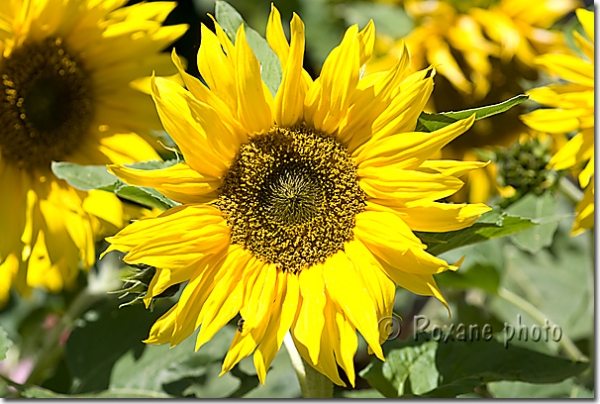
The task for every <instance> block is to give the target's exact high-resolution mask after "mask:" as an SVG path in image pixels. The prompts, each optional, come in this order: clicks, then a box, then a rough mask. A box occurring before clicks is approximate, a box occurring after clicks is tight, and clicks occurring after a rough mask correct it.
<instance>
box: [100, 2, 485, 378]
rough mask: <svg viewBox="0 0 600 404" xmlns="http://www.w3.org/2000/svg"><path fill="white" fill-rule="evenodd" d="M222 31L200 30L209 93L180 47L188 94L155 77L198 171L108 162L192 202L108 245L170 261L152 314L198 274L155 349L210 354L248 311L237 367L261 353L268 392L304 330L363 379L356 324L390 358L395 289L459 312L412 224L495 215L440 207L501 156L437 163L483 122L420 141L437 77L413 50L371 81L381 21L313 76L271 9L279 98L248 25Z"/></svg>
mask: <svg viewBox="0 0 600 404" xmlns="http://www.w3.org/2000/svg"><path fill="white" fill-rule="evenodd" d="M215 29H216V33H213V32H211V31H210V30H208V29H207V28H206V27H204V26H202V43H201V45H200V50H199V53H198V66H199V69H200V73H201V75H202V77H203V79H204V83H206V84H204V83H203V82H200V81H199V80H197V79H195V78H194V77H192V76H190V75H188V74H186V73H185V71H184V70H183V69H182V67H181V64H180V62H179V58H178V57H177V55H176V54H175V53H173V62H174V63H175V65H176V66H178V68H179V70H180V74H181V76H182V78H183V81H184V83H185V85H186V87H187V89H185V88H183V87H181V86H180V85H178V84H176V83H174V82H172V81H168V80H165V79H161V78H156V79H154V80H153V90H152V95H153V98H154V101H155V103H156V107H157V110H158V113H159V116H160V118H161V120H162V122H163V125H164V127H165V129H166V130H167V131H168V132H169V134H170V135H171V137H172V138H173V140H174V141H175V142H176V143H177V144H178V146H179V148H180V150H181V152H182V154H183V157H184V159H185V162H182V163H179V164H176V165H174V166H171V167H168V168H166V169H163V170H156V171H141V170H135V169H132V168H129V167H125V166H119V165H111V166H110V167H109V170H110V171H111V172H113V173H114V174H116V175H118V176H119V177H120V178H121V179H123V181H125V182H127V183H129V184H132V185H140V186H148V187H153V188H155V189H157V190H158V191H160V192H161V193H163V194H165V195H166V196H168V197H170V198H172V199H174V200H176V201H178V202H181V203H182V204H183V205H181V206H178V207H176V208H173V209H171V210H169V211H167V212H165V213H164V214H162V215H161V216H159V217H158V218H154V219H144V220H139V221H137V222H135V223H133V224H132V225H130V226H128V227H127V228H125V229H124V230H122V231H121V232H120V233H118V234H117V235H116V236H114V237H111V238H109V239H108V240H109V241H110V243H111V246H110V247H109V249H108V250H107V251H111V250H120V251H123V252H125V253H127V254H126V256H125V258H124V260H125V261H126V262H128V263H131V264H141V263H143V264H147V265H152V266H155V267H156V268H157V270H156V274H155V275H154V277H153V278H152V281H151V282H150V285H149V286H148V292H147V295H146V298H145V302H146V303H147V304H149V302H150V301H151V299H152V298H153V297H154V296H158V295H160V294H161V293H162V292H163V291H165V290H167V289H168V288H169V287H171V286H172V285H174V284H179V283H182V282H186V281H188V283H187V285H186V286H185V288H184V289H183V291H182V294H181V297H180V299H179V301H178V303H177V304H175V305H174V306H173V307H172V308H171V309H170V310H169V311H168V312H167V313H166V314H165V315H164V316H163V317H161V318H160V319H159V320H158V321H157V322H156V323H155V325H154V326H153V327H152V329H151V331H150V335H149V337H148V339H147V340H146V342H147V343H152V344H162V343H170V344H171V345H176V344H178V343H179V342H181V341H182V340H184V339H185V338H187V337H188V336H190V335H191V334H192V333H193V332H194V330H195V329H197V328H198V327H200V331H199V334H198V336H197V341H196V347H197V348H200V347H201V346H202V345H203V344H204V343H205V342H206V341H208V340H209V339H210V338H212V337H213V336H214V335H215V333H216V332H217V331H218V330H219V329H220V328H221V327H223V326H224V325H226V324H227V323H229V322H231V321H234V320H233V319H237V318H238V315H239V317H240V318H241V319H243V322H242V323H241V324H242V326H240V327H239V328H238V332H237V333H236V335H235V337H234V339H233V341H232V344H231V347H230V349H229V353H228V354H227V356H226V358H225V360H224V364H223V372H226V371H228V370H230V369H231V368H232V367H233V366H235V365H236V364H237V363H238V362H239V361H240V360H241V359H243V358H244V357H246V356H248V355H251V354H252V353H253V354H254V364H255V366H256V369H257V373H258V377H259V378H260V380H261V382H263V383H264V381H265V377H266V370H267V369H268V367H269V364H270V363H271V361H272V360H273V358H274V356H275V354H276V353H277V351H278V349H279V347H280V346H281V343H282V341H283V338H284V336H285V335H286V333H287V332H288V331H290V332H291V335H292V338H293V341H294V343H295V345H296V347H297V348H298V351H299V352H300V354H301V355H302V356H303V357H304V358H305V359H306V361H307V362H308V363H310V364H311V365H312V366H313V367H314V368H315V369H317V370H319V371H320V372H322V373H324V374H325V375H327V376H328V377H329V378H330V379H331V380H332V381H334V382H335V383H337V384H340V385H343V384H344V382H343V381H342V379H341V378H340V375H339V373H338V370H337V369H338V365H339V366H340V367H341V368H342V369H344V371H345V372H346V374H347V376H348V380H349V381H350V383H351V384H354V379H355V376H354V375H355V372H354V362H353V356H354V353H355V352H356V349H357V344H358V340H357V335H356V331H357V330H358V331H359V332H360V333H361V334H362V335H363V336H364V338H365V340H366V341H367V343H368V344H369V346H370V348H371V349H372V351H373V352H374V353H375V355H377V356H378V357H380V358H382V359H383V352H382V350H381V343H382V342H383V341H385V338H386V337H387V335H380V331H379V327H378V321H379V320H380V319H382V318H383V317H389V316H390V315H391V311H392V308H393V300H394V294H395V288H396V285H400V286H402V287H404V288H406V289H408V290H410V291H413V292H415V293H418V294H421V295H427V296H435V297H437V298H438V299H440V300H441V301H442V302H443V303H444V304H446V302H445V300H444V297H443V296H442V294H441V292H440V290H439V289H438V287H437V285H436V283H435V279H434V278H433V275H434V274H436V273H439V272H442V271H446V270H455V269H456V268H457V266H456V265H450V264H448V263H447V262H445V261H444V260H441V259H439V258H437V257H434V256H432V255H430V254H428V253H427V252H426V251H425V250H426V246H425V245H424V244H423V243H422V242H421V240H420V239H419V238H417V237H416V236H415V234H414V233H413V230H418V231H434V232H438V231H451V230H457V229H462V228H465V227H468V226H470V225H471V224H473V223H474V222H475V221H476V220H477V218H478V217H479V216H480V215H481V214H483V213H484V212H486V211H488V210H489V208H488V207H487V206H485V205H483V204H475V205H468V204H444V203H441V202H438V201H439V200H440V199H443V198H445V197H447V196H449V195H452V194H453V193H455V192H456V191H458V190H459V189H460V188H461V186H462V185H463V183H462V181H460V180H459V179H458V178H457V176H458V175H461V174H462V173H466V172H469V171H472V170H475V169H478V168H480V167H482V166H484V165H485V164H483V163H479V162H462V161H453V160H431V159H430V157H431V156H433V155H434V154H436V153H437V152H438V151H439V150H440V148H441V147H443V146H444V145H445V144H447V143H448V142H450V141H451V140H452V139H454V138H456V137H457V136H459V135H460V134H462V133H464V132H465V131H466V130H467V129H469V127H470V126H471V125H472V124H473V121H474V116H472V117H470V118H468V119H464V120H461V121H458V122H455V123H453V124H451V125H449V126H446V127H445V128H442V129H439V130H437V131H435V132H431V133H421V132H415V127H416V123H417V118H418V117H419V114H420V113H421V111H422V110H423V108H424V106H425V104H426V103H427V101H428V99H429V96H430V94H431V91H432V89H433V77H434V75H435V70H434V69H433V68H427V69H425V70H422V71H416V72H413V71H411V70H410V68H409V56H408V53H407V52H406V50H405V51H404V52H403V53H402V55H401V57H400V58H399V59H398V60H397V61H396V63H395V64H394V66H393V68H391V69H390V70H388V71H385V72H382V73H377V74H372V75H367V76H364V77H363V76H361V67H362V66H363V65H364V64H365V63H366V61H367V60H368V59H369V58H370V56H371V54H372V50H373V45H374V38H375V31H374V26H373V23H369V24H368V25H367V26H366V27H365V28H364V29H362V30H359V29H358V27H357V26H352V27H350V28H349V29H348V30H347V31H346V33H345V35H344V38H343V39H342V42H341V44H340V45H339V46H338V47H336V48H335V49H334V50H333V51H332V52H331V54H330V55H329V57H328V58H327V60H326V61H325V64H324V66H323V69H322V73H321V75H320V77H318V78H316V79H314V80H313V78H311V77H310V76H309V75H308V74H307V72H306V71H304V69H303V68H302V65H303V56H304V24H303V22H302V20H301V19H300V18H299V17H298V16H297V15H295V14H294V16H293V18H292V21H291V23H290V32H291V38H290V41H288V39H287V38H286V37H285V35H284V31H283V27H282V24H281V18H280V15H279V12H278V10H277V9H276V8H275V7H272V10H271V14H270V17H269V22H268V25H267V31H266V36H267V41H268V44H269V45H270V48H271V49H272V51H273V52H274V53H275V54H276V55H277V57H278V58H279V61H280V64H281V67H282V72H283V77H282V79H281V83H280V85H279V87H278V89H277V91H276V92H275V94H272V93H271V91H270V90H269V88H268V87H267V86H266V85H265V83H264V82H263V79H262V77H261V65H260V62H259V60H258V59H257V57H256V56H255V54H254V52H253V51H252V49H251V48H250V46H249V45H248V41H247V40H246V34H245V29H244V26H243V25H242V26H240V27H239V29H238V30H237V33H236V34H235V38H233V36H232V38H230V37H228V36H227V34H226V33H225V32H224V31H223V29H222V28H221V27H220V25H219V24H218V23H215ZM232 39H235V40H232Z"/></svg>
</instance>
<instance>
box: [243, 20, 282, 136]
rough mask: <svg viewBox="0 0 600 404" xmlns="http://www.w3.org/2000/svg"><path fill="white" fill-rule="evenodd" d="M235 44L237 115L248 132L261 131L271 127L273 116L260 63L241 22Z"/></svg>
mask: <svg viewBox="0 0 600 404" xmlns="http://www.w3.org/2000/svg"><path fill="white" fill-rule="evenodd" d="M235 44H236V45H235V57H236V59H237V66H236V70H235V80H236V90H237V92H236V96H237V104H238V107H237V111H238V116H239V118H240V122H241V123H242V124H243V125H244V127H245V128H246V129H247V130H248V132H249V133H262V132H264V131H267V130H268V129H269V128H270V127H271V124H272V123H273V118H272V116H271V107H270V106H269V103H268V100H267V99H266V97H265V93H264V91H263V82H262V79H261V76H260V64H259V63H258V60H257V59H256V56H254V53H253V52H252V49H251V48H250V45H248V41H247V40H246V32H245V31H244V25H243V24H242V25H240V28H239V29H238V31H237V36H236V40H235Z"/></svg>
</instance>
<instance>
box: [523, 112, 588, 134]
mask: <svg viewBox="0 0 600 404" xmlns="http://www.w3.org/2000/svg"><path fill="white" fill-rule="evenodd" d="M586 114H587V112H586V111H585V110H583V109H572V110H562V109H537V110H535V111H533V112H530V113H528V114H526V115H522V116H521V119H522V120H523V122H524V123H525V125H527V126H529V127H530V128H533V129H535V130H538V131H540V132H546V133H568V132H572V131H574V130H577V129H579V118H580V117H581V116H584V115H586Z"/></svg>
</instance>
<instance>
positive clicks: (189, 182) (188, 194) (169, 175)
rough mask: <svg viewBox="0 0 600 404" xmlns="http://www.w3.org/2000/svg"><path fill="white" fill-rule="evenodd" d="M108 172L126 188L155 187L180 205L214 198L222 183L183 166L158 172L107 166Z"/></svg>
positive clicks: (180, 164) (179, 165) (186, 165)
mask: <svg viewBox="0 0 600 404" xmlns="http://www.w3.org/2000/svg"><path fill="white" fill-rule="evenodd" d="M107 168H108V171H109V172H111V173H112V174H114V175H116V176H117V177H119V178H120V179H121V180H122V181H124V182H125V183H127V184H129V185H136V186H140V187H150V188H155V189H156V190H157V191H158V192H160V193H161V194H163V195H165V196H167V197H168V198H171V199H173V200H174V201H177V202H181V203H205V202H208V201H211V200H213V199H215V198H216V194H215V193H214V192H215V191H216V190H217V189H218V188H219V186H221V180H219V179H217V178H213V177H206V176H204V175H202V174H200V173H198V172H197V171H195V170H193V169H192V168H191V167H190V166H189V165H188V164H186V163H179V164H175V165H172V166H170V167H166V168H163V169H161V170H138V169H135V168H129V167H126V166H118V165H109V166H108V167H107Z"/></svg>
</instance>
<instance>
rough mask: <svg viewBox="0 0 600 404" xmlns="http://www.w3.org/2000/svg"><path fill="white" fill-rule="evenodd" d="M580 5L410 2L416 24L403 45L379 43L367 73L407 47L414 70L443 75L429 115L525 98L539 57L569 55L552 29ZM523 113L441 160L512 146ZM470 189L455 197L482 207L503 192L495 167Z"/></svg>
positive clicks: (467, 139)
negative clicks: (426, 69)
mask: <svg viewBox="0 0 600 404" xmlns="http://www.w3.org/2000/svg"><path fill="white" fill-rule="evenodd" d="M577 4H579V2H578V0H540V1H536V2H528V1H522V0H500V1H498V2H493V1H490V0H470V1H465V0H407V1H404V6H405V9H406V11H407V13H408V14H409V15H410V16H411V17H413V18H414V19H415V21H416V23H417V24H418V25H417V27H416V28H415V29H414V30H413V31H412V32H411V33H410V34H409V35H408V36H407V37H406V38H404V39H403V40H398V41H396V42H394V41H395V40H393V39H391V38H385V37H378V38H377V45H376V52H375V54H376V55H377V57H375V58H374V61H373V62H371V63H369V64H368V65H367V72H375V71H381V70H384V69H389V68H390V67H391V66H392V65H393V64H394V59H395V58H396V56H397V54H398V53H399V52H401V50H402V49H403V47H404V46H407V47H408V50H409V52H410V55H411V66H412V67H413V68H414V69H422V68H424V67H426V66H428V65H429V64H433V65H434V66H435V68H436V69H437V71H438V72H439V73H440V75H441V76H442V77H441V78H440V79H438V80H436V90H435V91H434V93H433V97H432V98H431V100H430V103H429V105H428V106H427V108H426V109H427V110H430V111H434V112H435V111H456V110H462V109H468V108H475V107H480V106H484V105H491V104H496V103H499V102H502V101H505V100H507V99H509V98H511V97H514V96H515V95H517V94H522V93H523V92H524V89H523V88H522V87H521V83H522V81H523V79H528V80H532V79H535V78H536V76H537V69H536V66H535V63H534V58H535V57H536V56H537V55H539V54H543V53H548V52H557V53H566V52H568V50H567V47H566V46H565V44H564V40H563V37H562V34H561V33H560V32H557V31H552V30H549V28H550V27H551V26H552V24H553V23H554V22H556V21H557V20H558V19H560V18H561V17H563V16H565V15H566V14H567V13H568V12H570V11H571V10H573V9H574V8H575V7H576V6H577ZM519 109H520V107H517V108H513V109H511V110H510V111H508V112H506V113H504V114H502V115H498V116H495V117H491V118H490V119H485V120H481V121H478V122H476V123H475V125H474V126H473V129H472V130H470V131H469V133H468V134H467V135H466V136H461V137H460V138H458V139H456V140H455V141H453V142H451V143H450V144H449V145H448V146H447V147H445V148H444V150H443V151H442V154H441V156H442V157H444V158H451V159H459V160H475V159H477V156H476V153H475V150H474V149H475V148H490V147H495V146H498V147H508V146H509V145H511V144H513V143H514V142H516V141H518V139H519V137H520V136H521V134H522V133H525V132H527V128H526V127H525V126H524V125H523V124H522V123H521V122H520V121H519V119H518V116H519V114H520V113H522V112H523V111H521V112H519ZM465 179H466V181H465V182H466V186H465V187H464V188H463V189H462V190H461V191H460V192H459V193H457V194H456V195H455V196H454V197H452V198H450V199H452V200H455V201H463V200H465V199H468V200H469V201H470V202H485V201H487V200H488V199H489V198H490V196H492V195H494V194H497V193H500V194H502V193H503V190H502V189H501V188H500V187H499V186H498V184H497V182H496V167H495V166H494V165H493V164H490V165H488V166H487V167H486V169H485V170H477V171H473V172H471V173H469V174H467V176H466V177H465Z"/></svg>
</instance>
